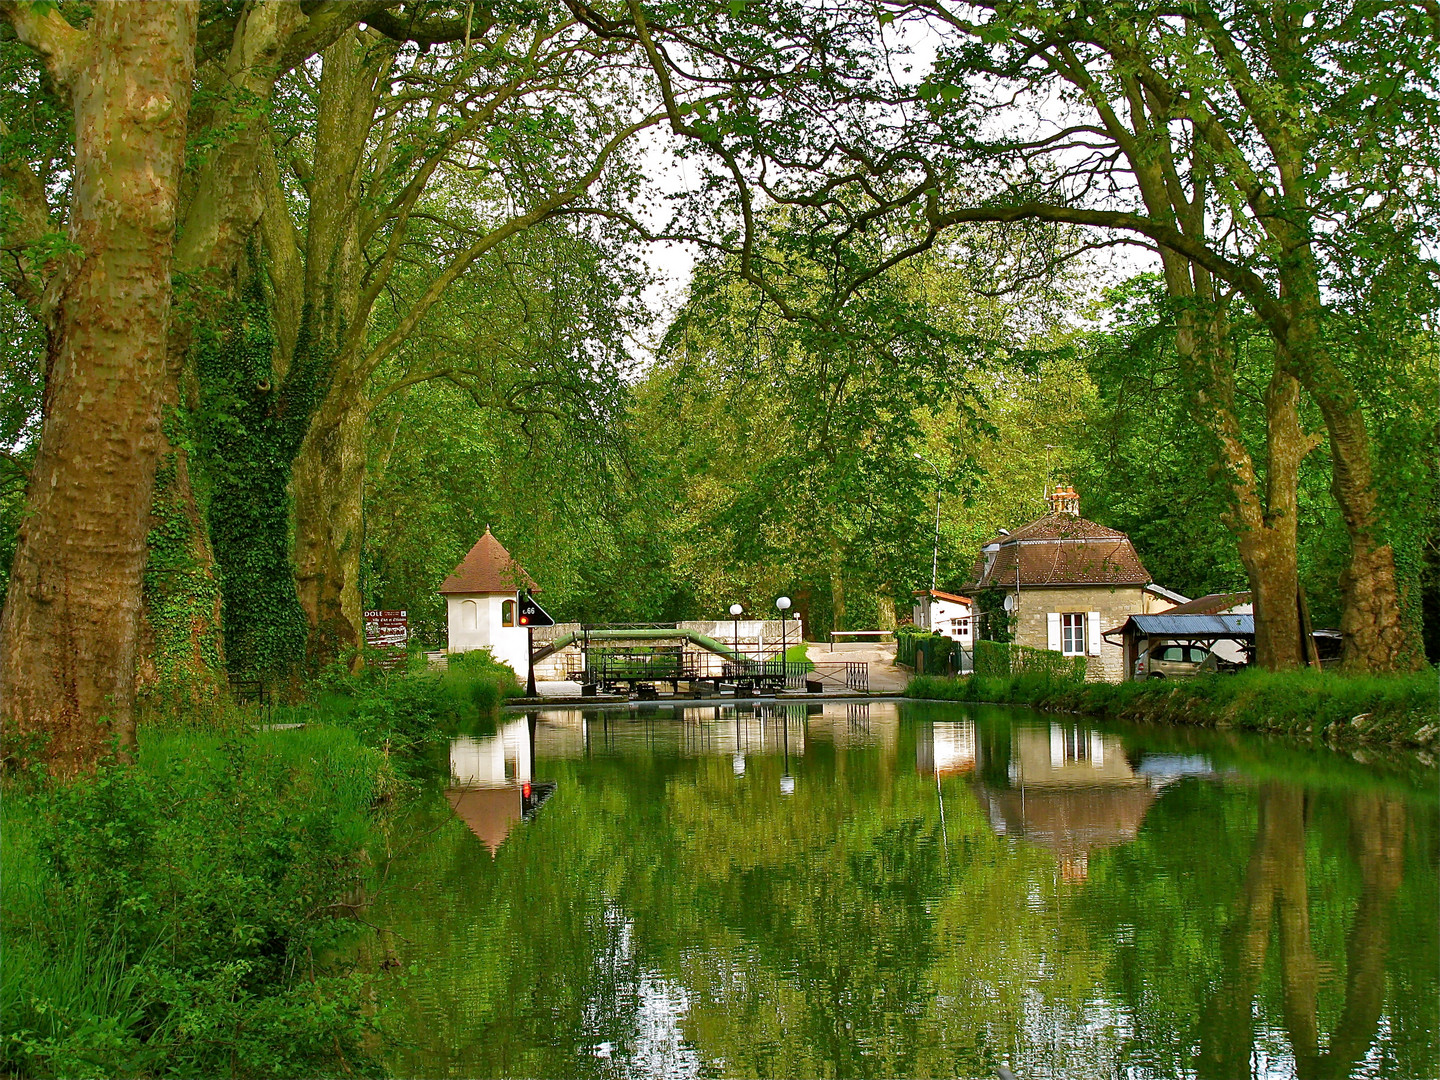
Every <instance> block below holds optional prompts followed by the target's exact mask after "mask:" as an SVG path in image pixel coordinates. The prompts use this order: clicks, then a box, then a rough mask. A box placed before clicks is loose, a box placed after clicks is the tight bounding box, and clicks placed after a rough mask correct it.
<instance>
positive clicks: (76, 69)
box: [0, 0, 198, 773]
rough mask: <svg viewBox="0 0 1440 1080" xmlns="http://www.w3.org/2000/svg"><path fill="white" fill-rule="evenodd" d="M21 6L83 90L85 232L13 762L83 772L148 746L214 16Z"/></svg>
mask: <svg viewBox="0 0 1440 1080" xmlns="http://www.w3.org/2000/svg"><path fill="white" fill-rule="evenodd" d="M42 11H43V9H40V8H38V7H32V6H30V5H8V6H7V7H6V8H5V13H6V14H7V15H8V16H9V17H10V19H11V21H12V23H14V24H15V27H16V30H17V33H18V34H19V36H20V37H21V39H22V40H24V41H26V42H27V44H30V45H32V47H35V48H36V49H37V50H38V51H40V52H41V53H42V54H43V55H44V56H45V58H46V63H47V66H48V67H49V69H50V71H51V73H52V75H53V76H54V77H55V78H56V80H57V81H58V82H61V83H63V84H65V85H66V86H67V88H68V90H69V93H70V98H71V102H72V105H73V108H74V114H75V162H74V187H73V194H72V197H71V207H70V222H69V238H70V240H71V241H72V242H73V243H74V245H75V246H76V249H77V252H76V254H74V255H72V256H70V264H69V265H68V266H67V267H66V268H65V270H64V271H62V273H63V275H64V276H63V278H62V279H61V280H60V281H58V282H57V283H56V295H57V296H58V302H57V303H56V305H55V307H54V310H53V314H52V316H51V319H50V324H49V326H48V327H47V330H48V333H49V355H48V357H47V365H48V377H47V382H46V398H45V407H44V421H43V427H42V433H41V439H40V446H39V449H38V452H37V455H36V459H35V466H34V469H33V471H32V473H31V477H30V483H29V486H28V489H27V495H26V510H25V518H24V523H23V524H22V526H21V529H20V537H19V545H18V548H17V550H16V554H15V563H14V567H13V570H12V572H11V577H10V588H9V591H8V593H7V595H6V601H5V609H4V615H3V621H0V638H3V640H0V718H3V724H4V736H5V741H6V743H7V747H6V749H7V754H14V753H17V752H18V753H22V754H23V753H25V752H26V751H27V750H30V751H33V752H36V753H38V754H39V755H41V756H42V757H43V759H45V760H46V761H48V763H49V766H50V768H51V770H52V771H54V772H57V773H70V772H75V771H78V770H81V769H85V768H87V767H92V766H93V765H94V763H95V762H96V761H97V760H98V759H99V758H100V757H101V756H102V755H103V754H104V753H105V752H106V750H107V746H108V744H109V743H110V740H111V739H112V738H114V739H118V741H119V744H120V746H121V747H122V748H123V747H126V746H128V745H131V744H133V742H134V704H135V665H136V654H137V646H138V639H139V629H140V618H139V616H140V605H141V591H142V578H143V574H144V569H145V538H146V533H147V531H148V526H149V517H150V501H151V494H152V489H153V484H154V475H155V458H156V449H157V438H158V435H159V430H160V407H161V400H162V395H163V391H164V382H165V371H166V367H165V360H166V347H167V337H168V331H169V321H170V266H171V255H172V250H173V245H174V237H175V211H176V194H177V189H178V185H179V179H180V170H181V166H182V163H183V160H184V151H185V132H186V118H187V113H188V110H189V103H190V85H191V76H192V71H193V67H194V54H195V31H196V19H197V13H198V4H196V3H194V2H193V0H192V2H178V0H164V2H154V3H140V2H134V3H99V4H96V5H95V9H94V17H93V19H92V21H91V23H90V25H89V27H88V28H87V29H85V30H75V29H73V28H71V27H69V26H68V25H67V24H65V23H64V21H63V20H62V19H61V18H60V17H59V15H58V13H56V12H55V11H54V10H53V9H51V10H49V11H43V14H42Z"/></svg>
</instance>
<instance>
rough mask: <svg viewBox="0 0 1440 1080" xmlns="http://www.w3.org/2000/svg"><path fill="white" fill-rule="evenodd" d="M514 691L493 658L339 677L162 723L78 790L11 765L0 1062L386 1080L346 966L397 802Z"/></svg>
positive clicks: (371, 1024) (362, 982) (0, 927)
mask: <svg viewBox="0 0 1440 1080" xmlns="http://www.w3.org/2000/svg"><path fill="white" fill-rule="evenodd" d="M517 690H518V687H517V686H516V685H515V679H514V676H513V673H511V672H510V670H509V669H508V668H504V667H501V666H500V665H497V664H495V663H494V662H493V661H491V660H490V659H489V658H488V657H486V656H483V655H481V656H477V657H475V658H470V657H466V658H457V659H456V662H453V663H452V664H451V665H450V666H449V667H448V668H447V669H445V670H443V671H441V670H435V669H431V668H429V667H428V666H426V665H424V664H423V662H421V663H418V664H417V665H416V667H415V668H414V670H411V671H397V672H392V673H389V674H385V673H380V672H374V671H371V672H369V673H362V674H361V675H359V676H353V677H352V676H350V675H347V674H344V673H343V672H338V671H337V672H336V673H334V674H332V675H331V676H330V677H329V678H327V679H325V680H322V681H320V682H318V683H317V684H315V685H314V686H313V687H311V688H310V693H309V695H308V700H306V701H304V702H302V703H296V704H291V705H287V706H281V707H277V708H274V709H271V710H269V711H268V712H265V713H262V712H261V711H260V710H258V709H256V708H239V707H234V706H231V707H228V708H224V707H221V708H214V709H211V710H210V711H208V712H207V713H206V714H205V715H203V716H200V715H197V714H196V713H194V712H188V713H171V714H166V715H163V716H158V717H155V716H152V718H151V721H150V722H149V723H148V724H146V725H144V726H142V727H141V729H140V732H139V746H138V750H137V753H136V757H135V761H134V762H133V763H132V764H124V763H121V762H119V761H112V762H110V763H107V764H105V765H103V766H102V767H101V768H100V769H99V770H98V771H97V772H96V773H94V774H93V775H89V776H82V777H80V778H78V779H76V780H73V781H69V782H56V781H53V780H51V779H49V778H48V777H46V776H45V775H43V774H42V773H41V772H39V771H29V770H26V769H25V768H24V767H23V766H22V765H21V764H20V763H18V762H15V761H13V760H12V761H11V762H10V763H8V768H7V770H6V772H5V774H4V777H3V781H0V783H3V791H0V794H3V799H0V936H3V940H0V946H3V964H0V1072H3V1073H4V1074H5V1075H16V1076H34V1077H50V1076H64V1077H102V1076H104V1077H110V1076H123V1077H130V1076H134V1077H140V1076H146V1077H148V1076H230V1077H295V1076H359V1075H375V1074H377V1073H378V1072H379V1065H378V1060H379V1059H378V1055H377V1048H378V1045H379V1044H378V1035H379V1033H378V1029H377V1022H376V1020H375V1019H374V1017H373V1009H372V1008H371V1006H370V1001H371V997H370V995H369V993H368V990H367V987H366V979H367V978H368V976H367V975H366V974H365V973H363V972H361V971H359V970H357V969H356V966H355V964H354V963H353V962H352V961H351V960H350V959H348V958H349V957H352V956H353V955H354V951H353V948H352V947H351V946H352V943H353V941H354V940H355V939H356V938H357V937H358V936H359V933H360V931H361V929H362V928H363V925H364V924H363V916H364V911H365V909H366V907H367V905H368V903H369V902H370V900H371V899H373V895H374V889H375V886H376V883H377V881H378V879H379V878H380V877H381V876H382V875H383V869H384V866H385V863H386V860H387V859H388V857H389V852H390V850H391V848H392V845H393V844H394V843H396V841H397V838H395V837H393V836H392V835H391V833H392V831H393V829H394V825H393V823H392V820H393V819H392V817H391V815H390V813H389V808H390V807H391V806H392V805H393V804H394V801H395V798H394V797H395V796H396V794H397V793H404V792H405V791H407V790H411V789H412V786H413V784H412V781H410V780H409V779H408V775H409V773H410V772H411V771H412V767H413V766H414V763H415V762H417V761H418V760H419V759H420V757H421V754H420V752H421V751H423V750H424V749H426V748H427V747H429V746H430V745H432V744H434V743H437V742H440V741H443V740H444V739H446V738H448V731H450V730H453V729H454V727H455V726H456V725H457V724H463V723H465V722H466V720H467V719H472V718H478V719H480V720H482V721H483V719H484V718H485V717H486V716H493V715H494V708H495V706H496V705H497V704H498V703H499V702H500V701H501V700H503V699H504V698H505V697H506V696H509V695H512V694H513V693H515V692H516V691H517ZM289 723H294V724H300V725H303V726H301V727H296V728H287V729H277V727H276V725H279V724H289ZM401 839H403V838H401Z"/></svg>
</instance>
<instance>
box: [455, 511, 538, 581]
mask: <svg viewBox="0 0 1440 1080" xmlns="http://www.w3.org/2000/svg"><path fill="white" fill-rule="evenodd" d="M518 589H529V590H530V591H531V592H539V591H540V590H539V589H538V588H537V587H536V585H535V582H533V581H531V580H530V575H529V574H527V573H525V570H524V568H523V567H522V566H521V565H520V564H519V563H517V562H516V561H515V560H514V559H513V558H511V557H510V553H509V552H508V551H506V550H505V547H504V545H502V544H501V543H500V541H499V540H496V539H495V537H494V536H493V535H491V532H490V529H489V527H488V526H487V527H486V529H485V535H484V536H482V537H480V539H479V540H477V541H476V542H475V546H474V547H472V548H471V549H470V553H469V554H468V555H466V556H465V558H463V559H461V560H460V564H459V565H458V566H456V567H455V569H454V570H452V571H450V576H449V577H447V578H446V579H445V582H444V584H442V585H441V586H440V595H441V596H450V595H454V594H456V593H513V592H515V591H516V590H518Z"/></svg>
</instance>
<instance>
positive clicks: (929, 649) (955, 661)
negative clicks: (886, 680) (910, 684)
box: [895, 626, 963, 674]
mask: <svg viewBox="0 0 1440 1080" xmlns="http://www.w3.org/2000/svg"><path fill="white" fill-rule="evenodd" d="M960 653H961V648H960V643H959V642H958V641H953V640H952V639H950V638H947V637H944V636H942V635H940V634H933V633H929V632H927V631H924V630H917V629H915V628H914V627H913V626H902V627H901V628H900V629H899V630H897V631H896V632H895V662H896V663H897V664H904V665H905V666H906V667H913V668H918V667H919V666H920V665H919V664H918V663H917V657H918V656H920V655H923V656H924V657H925V665H924V666H925V670H926V671H927V672H930V673H932V674H933V673H935V672H944V671H959V670H960V668H961V667H962V666H963V665H962V664H961V662H960Z"/></svg>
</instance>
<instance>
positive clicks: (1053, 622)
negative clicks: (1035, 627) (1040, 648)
mask: <svg viewBox="0 0 1440 1080" xmlns="http://www.w3.org/2000/svg"><path fill="white" fill-rule="evenodd" d="M1045 622H1046V624H1047V629H1048V630H1049V632H1050V633H1049V637H1050V644H1049V646H1048V647H1049V649H1050V651H1051V652H1059V651H1060V613H1059V612H1058V611H1052V612H1050V614H1048V615H1046V616H1045Z"/></svg>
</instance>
